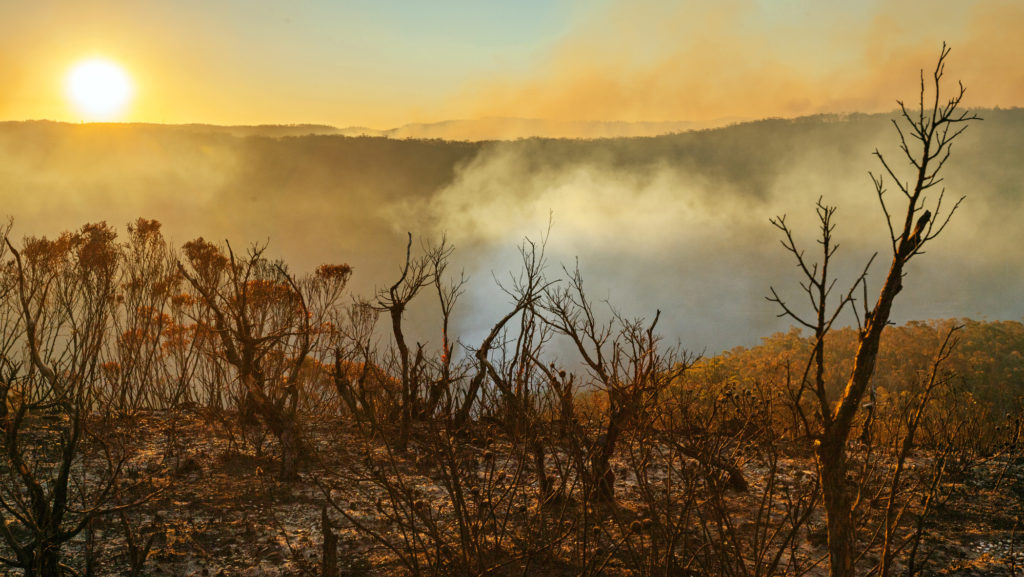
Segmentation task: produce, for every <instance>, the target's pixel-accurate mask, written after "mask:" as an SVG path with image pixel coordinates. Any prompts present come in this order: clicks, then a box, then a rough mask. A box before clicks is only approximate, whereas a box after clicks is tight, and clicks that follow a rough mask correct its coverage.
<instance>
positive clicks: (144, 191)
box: [0, 110, 1024, 353]
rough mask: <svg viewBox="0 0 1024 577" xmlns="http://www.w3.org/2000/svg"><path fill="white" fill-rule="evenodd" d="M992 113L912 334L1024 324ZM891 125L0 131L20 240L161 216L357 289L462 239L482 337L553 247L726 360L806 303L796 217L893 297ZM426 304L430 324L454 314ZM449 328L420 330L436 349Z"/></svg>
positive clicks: (552, 267)
mask: <svg viewBox="0 0 1024 577" xmlns="http://www.w3.org/2000/svg"><path fill="white" fill-rule="evenodd" d="M979 112H980V115H981V116H982V117H984V118H985V120H984V122H981V123H977V124H975V125H974V126H972V127H971V128H970V130H968V131H967V132H966V133H965V134H964V136H963V137H962V139H961V140H959V141H958V142H957V145H956V147H955V148H954V151H953V155H952V157H951V159H950V161H949V163H948V167H947V169H948V172H947V173H946V181H945V185H946V188H947V190H948V192H947V202H952V201H955V200H956V198H958V197H959V196H960V195H961V194H964V195H966V196H967V199H966V200H965V201H964V203H963V205H962V206H961V208H960V210H959V211H958V212H957V214H956V215H955V216H954V218H953V220H952V222H951V223H950V225H949V228H948V229H947V231H946V232H945V233H944V234H943V235H942V236H941V237H940V238H939V239H938V240H937V241H936V242H935V243H932V244H930V245H929V251H928V254H926V255H925V256H924V257H923V258H920V259H915V260H914V263H913V265H911V269H910V271H909V276H908V279H907V281H906V283H905V289H904V291H903V293H901V295H900V297H899V299H898V301H897V305H896V309H895V316H894V319H893V320H894V321H895V322H897V323H902V322H904V321H907V320H911V319H928V318H946V317H972V318H976V319H989V320H997V319H1013V320H1016V319H1020V318H1021V317H1022V316H1024V304H1022V301H1021V300H1020V299H1019V295H1020V294H1021V290H1022V288H1024V286H1022V285H1024V280H1022V275H1021V274H1020V272H1019V271H1020V270H1022V266H1021V265H1022V264H1024V263H1022V262H1021V260H1022V258H1024V257H1022V255H1021V253H1020V251H1019V250H1018V247H1019V246H1021V243H1022V242H1024V231H1022V230H1021V229H1020V227H1018V226H1015V223H1017V222H1020V218H1021V216H1022V214H1021V212H1022V209H1024V202H1022V197H1021V195H1020V193H1019V186H1020V184H1019V183H1021V182H1024V168H1022V167H1021V166H1020V163H1019V162H1018V161H1017V160H1016V159H1017V158H1018V157H1019V155H1020V152H1021V150H1024V132H1022V131H1021V130H1020V129H1021V127H1022V124H1024V111H1021V110H983V111H979ZM890 118H891V115H887V114H876V115H848V116H841V117H840V116H812V117H804V118H798V119H794V120H783V119H769V120H762V121H758V122H750V123H744V124H739V125H734V126H730V127H725V128H718V129H711V130H704V131H696V132H686V133H680V134H671V135H664V136H655V137H635V138H610V139H597V140H567V139H558V140H556V139H540V138H530V139H522V140H515V141H478V142H451V141H443V140H396V139H388V138H382V137H347V136H342V135H334V134H324V132H327V131H326V130H322V129H317V128H316V127H309V128H308V131H307V130H303V129H302V127H295V128H294V129H293V130H288V131H284V130H283V129H282V128H278V129H276V131H275V129H274V128H272V127H264V128H263V129H262V130H260V129H259V127H257V128H252V129H247V130H241V129H236V130H225V129H219V128H217V127H209V126H200V125H194V126H161V125H130V124H126V125H102V124H93V125H72V124H60V123H50V122H27V123H3V124H0V151H2V157H0V186H2V193H0V194H2V197H3V199H4V208H3V212H4V213H6V214H9V215H10V216H12V217H13V218H14V221H15V228H14V235H15V236H21V235H48V236H52V235H56V234H59V233H60V232H61V231H63V230H68V229H74V228H78V227H79V226H81V225H82V224H84V223H86V222H92V221H99V220H106V221H108V222H109V223H111V224H112V225H115V226H116V227H117V228H118V229H119V230H121V231H122V232H123V231H124V227H125V224H126V223H127V222H129V221H130V220H133V219H135V218H137V217H139V216H144V217H146V218H154V219H157V220H159V221H161V222H163V223H164V232H165V234H166V235H167V236H168V237H169V238H171V239H172V242H173V243H174V244H175V245H177V246H180V245H181V244H182V243H184V242H185V241H187V240H190V239H193V238H195V237H198V236H202V237H205V238H207V239H208V240H213V241H219V240H223V239H227V240H229V241H230V242H231V244H232V246H233V247H235V248H236V249H238V248H239V247H242V246H247V245H249V244H251V243H253V242H260V243H262V242H267V241H269V246H270V248H269V254H270V255H271V256H274V257H280V258H282V259H284V260H285V261H286V262H287V263H288V264H289V266H290V267H291V268H292V269H293V270H296V271H300V272H304V271H308V270H311V269H313V268H314V267H316V266H317V265H319V264H321V263H325V262H327V263H337V262H345V263H348V264H350V265H352V267H353V268H354V271H355V272H354V275H353V278H352V284H351V292H352V293H353V294H362V295H367V296H369V295H370V294H372V293H373V291H374V289H375V288H376V287H383V286H385V285H387V284H390V283H391V282H393V281H394V280H396V279H397V278H398V275H399V274H400V267H401V264H402V260H403V258H404V254H405V239H406V233H407V232H411V233H412V234H413V239H414V250H416V249H418V248H419V247H420V246H421V243H429V242H436V241H437V240H439V239H440V238H441V236H442V235H447V238H448V240H449V241H451V242H452V243H453V244H454V245H455V246H456V249H457V252H456V253H455V258H454V262H453V266H452V267H451V269H453V270H455V271H458V270H460V269H461V270H464V271H465V274H466V275H467V277H468V278H469V285H468V290H467V293H466V295H465V296H464V297H463V299H462V301H461V306H460V307H459V308H458V309H457V310H456V314H455V316H454V318H453V322H454V323H455V324H456V327H455V328H456V331H457V333H458V334H459V335H461V336H462V337H463V338H464V342H466V343H467V344H471V343H473V342H474V340H478V338H479V335H481V334H482V333H483V332H485V331H486V330H487V329H489V327H490V326H491V324H493V322H494V321H495V320H496V318H497V317H499V316H500V315H501V314H503V313H504V312H505V311H506V310H507V307H506V304H507V301H508V300H509V299H508V297H506V296H504V295H503V293H501V292H500V290H499V289H498V287H497V286H496V282H495V280H496V279H497V280H499V281H501V280H507V279H508V275H509V274H510V273H514V272H515V271H516V270H517V269H518V267H519V262H518V252H517V245H518V244H519V243H520V242H521V241H522V240H523V239H524V238H527V237H528V238H530V239H533V240H537V241H539V240H540V239H542V238H544V237H545V235H546V236H547V255H548V262H549V271H550V273H551V274H552V275H557V273H558V272H559V268H560V267H561V266H563V265H565V266H567V267H570V268H571V267H573V266H575V263H576V262H578V263H579V267H580V270H581V271H582V273H583V275H584V278H585V280H586V282H587V286H588V290H589V291H590V296H591V297H593V298H594V299H595V300H607V301H608V303H610V305H612V306H614V307H615V309H616V310H618V311H620V312H621V313H623V314H624V315H626V316H630V317H632V316H653V314H654V312H655V310H656V309H660V310H661V311H662V320H661V323H662V324H661V325H660V326H661V330H662V332H663V333H664V334H665V335H666V336H667V337H668V338H669V339H671V340H673V341H675V340H679V341H680V342H682V344H683V345H684V346H686V347H687V348H688V349H690V350H695V351H705V352H708V353H713V352H717V351H720V350H723V349H728V348H731V347H733V346H737V345H752V344H755V343H756V342H758V339H759V338H760V337H763V336H766V335H768V334H770V333H772V332H774V331H778V330H783V329H785V328H786V327H787V326H788V322H786V321H784V320H780V319H778V318H776V313H777V312H778V311H777V309H776V308H774V306H773V305H772V304H771V303H769V302H767V301H766V300H765V298H764V297H765V295H767V294H768V292H769V287H770V286H775V287H777V288H778V289H779V290H780V292H781V293H782V294H783V295H785V296H787V297H788V298H790V300H791V301H792V302H793V303H794V304H797V305H798V306H799V304H802V300H801V298H802V295H801V293H800V289H799V287H798V286H797V285H796V276H795V274H794V273H795V272H796V269H795V268H794V265H795V263H793V262H792V260H791V257H790V255H788V254H786V253H785V252H784V251H783V250H782V248H781V246H780V245H779V242H778V241H779V235H778V233H777V231H776V230H775V229H774V228H773V227H772V226H771V225H770V223H769V221H768V219H769V218H770V217H773V216H776V215H780V214H786V215H787V222H788V223H790V224H791V225H792V226H793V227H794V228H795V229H796V230H797V231H799V233H800V235H801V236H800V238H798V241H800V242H801V243H802V244H803V246H804V247H805V248H806V250H807V251H808V252H809V253H810V252H813V251H815V250H816V248H817V245H816V244H815V240H816V235H815V233H816V230H815V226H816V220H815V215H814V202H815V201H816V200H817V199H818V198H819V197H823V199H824V201H825V202H826V203H829V204H835V205H837V206H838V207H839V210H838V212H837V217H836V218H837V223H838V228H837V230H836V233H835V235H836V238H837V239H838V241H839V242H840V244H841V248H840V252H839V255H838V257H837V258H838V259H839V260H838V261H837V262H839V263H841V264H840V270H839V274H840V278H841V279H847V280H852V278H853V277H854V275H855V274H856V273H857V272H858V271H859V270H860V268H861V267H863V265H864V263H865V262H866V260H867V259H868V258H869V257H870V256H871V254H872V253H873V252H875V251H878V252H879V253H880V257H879V259H878V260H877V261H876V266H875V268H874V269H873V270H872V275H871V277H870V279H874V280H875V281H876V282H875V283H873V284H871V285H870V286H871V288H872V291H874V290H876V289H877V286H878V284H877V282H878V279H879V278H880V277H881V276H882V275H883V274H884V272H885V271H884V270H881V269H880V268H879V267H880V266H884V264H882V263H885V262H886V261H887V260H888V256H889V255H888V251H889V250H890V249H889V246H888V244H887V242H886V238H887V234H888V231H887V229H886V227H885V223H884V220H883V219H884V217H883V215H882V212H881V209H880V208H879V204H878V199H877V197H876V196H875V194H874V190H873V187H872V184H871V180H870V178H869V175H868V171H876V172H877V171H878V170H880V168H881V167H880V165H879V164H878V163H877V161H876V160H875V159H874V158H873V157H872V155H871V153H872V151H873V150H875V148H878V149H880V151H881V152H882V153H883V154H885V155H886V156H887V158H889V159H891V160H893V161H897V162H899V161H900V160H901V159H900V158H898V157H897V154H898V150H897V149H896V143H897V136H896V133H895V130H894V129H893V128H892V125H891V123H890ZM321 128H322V127H321ZM310 133H314V134H310ZM899 165H900V166H901V167H902V163H900V164H899ZM905 174H906V178H907V179H910V178H911V176H912V175H911V174H910V173H909V172H907V173H905ZM937 193H938V190H936V191H935V192H934V193H933V194H937ZM890 194H899V193H898V191H896V190H895V189H893V190H892V191H891V192H890ZM549 224H550V229H549ZM870 296H872V297H873V296H874V295H873V294H872V295H870ZM420 298H421V299H422V300H421V301H420V302H414V303H413V310H411V311H410V313H411V315H412V317H413V319H414V320H415V319H417V318H421V319H422V318H426V316H429V315H430V314H431V313H432V311H433V309H434V308H435V307H436V304H435V303H434V302H433V301H431V300H430V298H429V297H426V296H424V297H420ZM849 320H850V321H852V318H851V319H849ZM421 326H436V325H427V324H426V323H421ZM433 331H434V329H433V328H428V329H425V330H424V331H421V333H422V334H415V335H414V338H416V339H418V340H422V341H424V342H426V341H430V340H432V339H435V338H436V335H434V334H433Z"/></svg>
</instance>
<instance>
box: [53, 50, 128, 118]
mask: <svg viewBox="0 0 1024 577" xmlns="http://www.w3.org/2000/svg"><path fill="white" fill-rule="evenodd" d="M67 89H68V96H69V97H70V98H71V101H72V102H73V103H74V105H75V108H77V109H78V111H79V112H80V113H81V114H83V115H84V116H85V117H86V118H85V119H86V120H112V119H114V118H116V117H117V116H118V114H119V113H120V112H122V111H123V110H124V108H125V106H126V105H127V104H128V101H129V100H131V97H132V84H131V81H130V80H129V79H128V75H127V74H125V72H124V70H122V69H121V67H120V66H118V65H117V64H114V63H113V62H110V61H109V60H103V59H98V58H96V59H92V60H85V61H83V62H79V63H78V64H76V65H75V66H74V67H73V68H72V69H71V72H70V73H68V77H67Z"/></svg>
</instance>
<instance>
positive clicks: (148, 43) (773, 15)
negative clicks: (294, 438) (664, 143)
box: [0, 0, 1024, 129]
mask: <svg viewBox="0 0 1024 577" xmlns="http://www.w3.org/2000/svg"><path fill="white" fill-rule="evenodd" d="M0 13H2V15H3V17H2V18H0V80H2V81H3V90H2V91H0V119H3V120H24V119H51V120H60V121H69V122H77V121H82V120H85V121H88V120H95V119H91V118H83V113H82V112H81V111H80V110H78V109H76V107H75V106H74V104H73V103H72V102H69V99H68V97H67V95H66V92H67V90H66V88H65V83H66V78H67V75H68V73H69V70H70V69H71V68H72V67H73V66H74V65H75V63H76V62H80V61H82V60H85V59H88V58H98V57H99V58H105V59H107V60H110V61H112V62H115V63H117V64H119V65H120V66H121V67H122V68H123V69H124V70H125V71H126V74H127V75H128V76H129V78H130V80H131V83H132V85H133V98H132V100H131V102H130V103H129V104H128V106H127V107H126V108H125V109H124V110H122V111H121V112H120V113H119V114H117V115H116V116H115V117H113V118H105V120H117V121H126V122H157V123H193V122H198V123H212V124H295V123H322V124H330V125H334V126H339V127H344V126H367V127H371V128H380V129H383V128H391V127H396V126H401V125H404V124H407V123H413V122H437V121H443V120H449V119H478V118H487V117H517V118H537V119H542V120H551V121H626V122H635V121H651V122H658V121H709V120H715V119H751V118H763V117H771V116H783V117H793V116H800V115H806V114H814V113H818V112H851V111H860V112H876V111H884V110H891V109H893V108H894V107H895V102H894V98H895V97H894V95H899V94H913V93H914V92H915V89H916V86H915V85H914V79H915V75H916V71H918V70H919V69H920V68H921V67H924V66H928V65H929V63H932V62H934V60H935V57H936V56H937V54H938V51H939V49H940V47H941V45H942V42H943V41H945V42H948V43H949V44H950V45H951V46H952V47H953V55H952V56H951V60H950V62H951V66H952V67H954V68H955V70H956V71H957V77H958V78H961V79H962V80H963V81H964V83H965V84H966V85H968V86H970V93H969V97H968V102H969V103H970V104H971V105H973V106H1003V107H1011V106H1019V105H1022V104H1024V67H1022V66H1021V65H1020V63H1021V62H1024V35H1021V34H1020V33H1019V31H1020V30H1022V29H1024V3H1020V2H1008V1H999V0H973V1H971V0H957V1H949V0H936V1H929V2H923V1H920V2H911V1H906V0H884V1H882V0H879V1H858V2H849V1H839V0H724V1H721V2H698V1H686V0H681V1H678V2H665V1H659V0H628V1H627V0H563V1H557V0H551V1H543V0H518V1H516V2H507V1H498V0H434V1H431V2H418V1H405V2H400V1H397V0H372V1H371V0H295V1H289V2H283V1H279V0H175V1H173V2H172V1H169V0H162V1H157V0H131V1H129V0H35V1H33V2H13V1H12V0H3V8H2V9H0Z"/></svg>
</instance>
